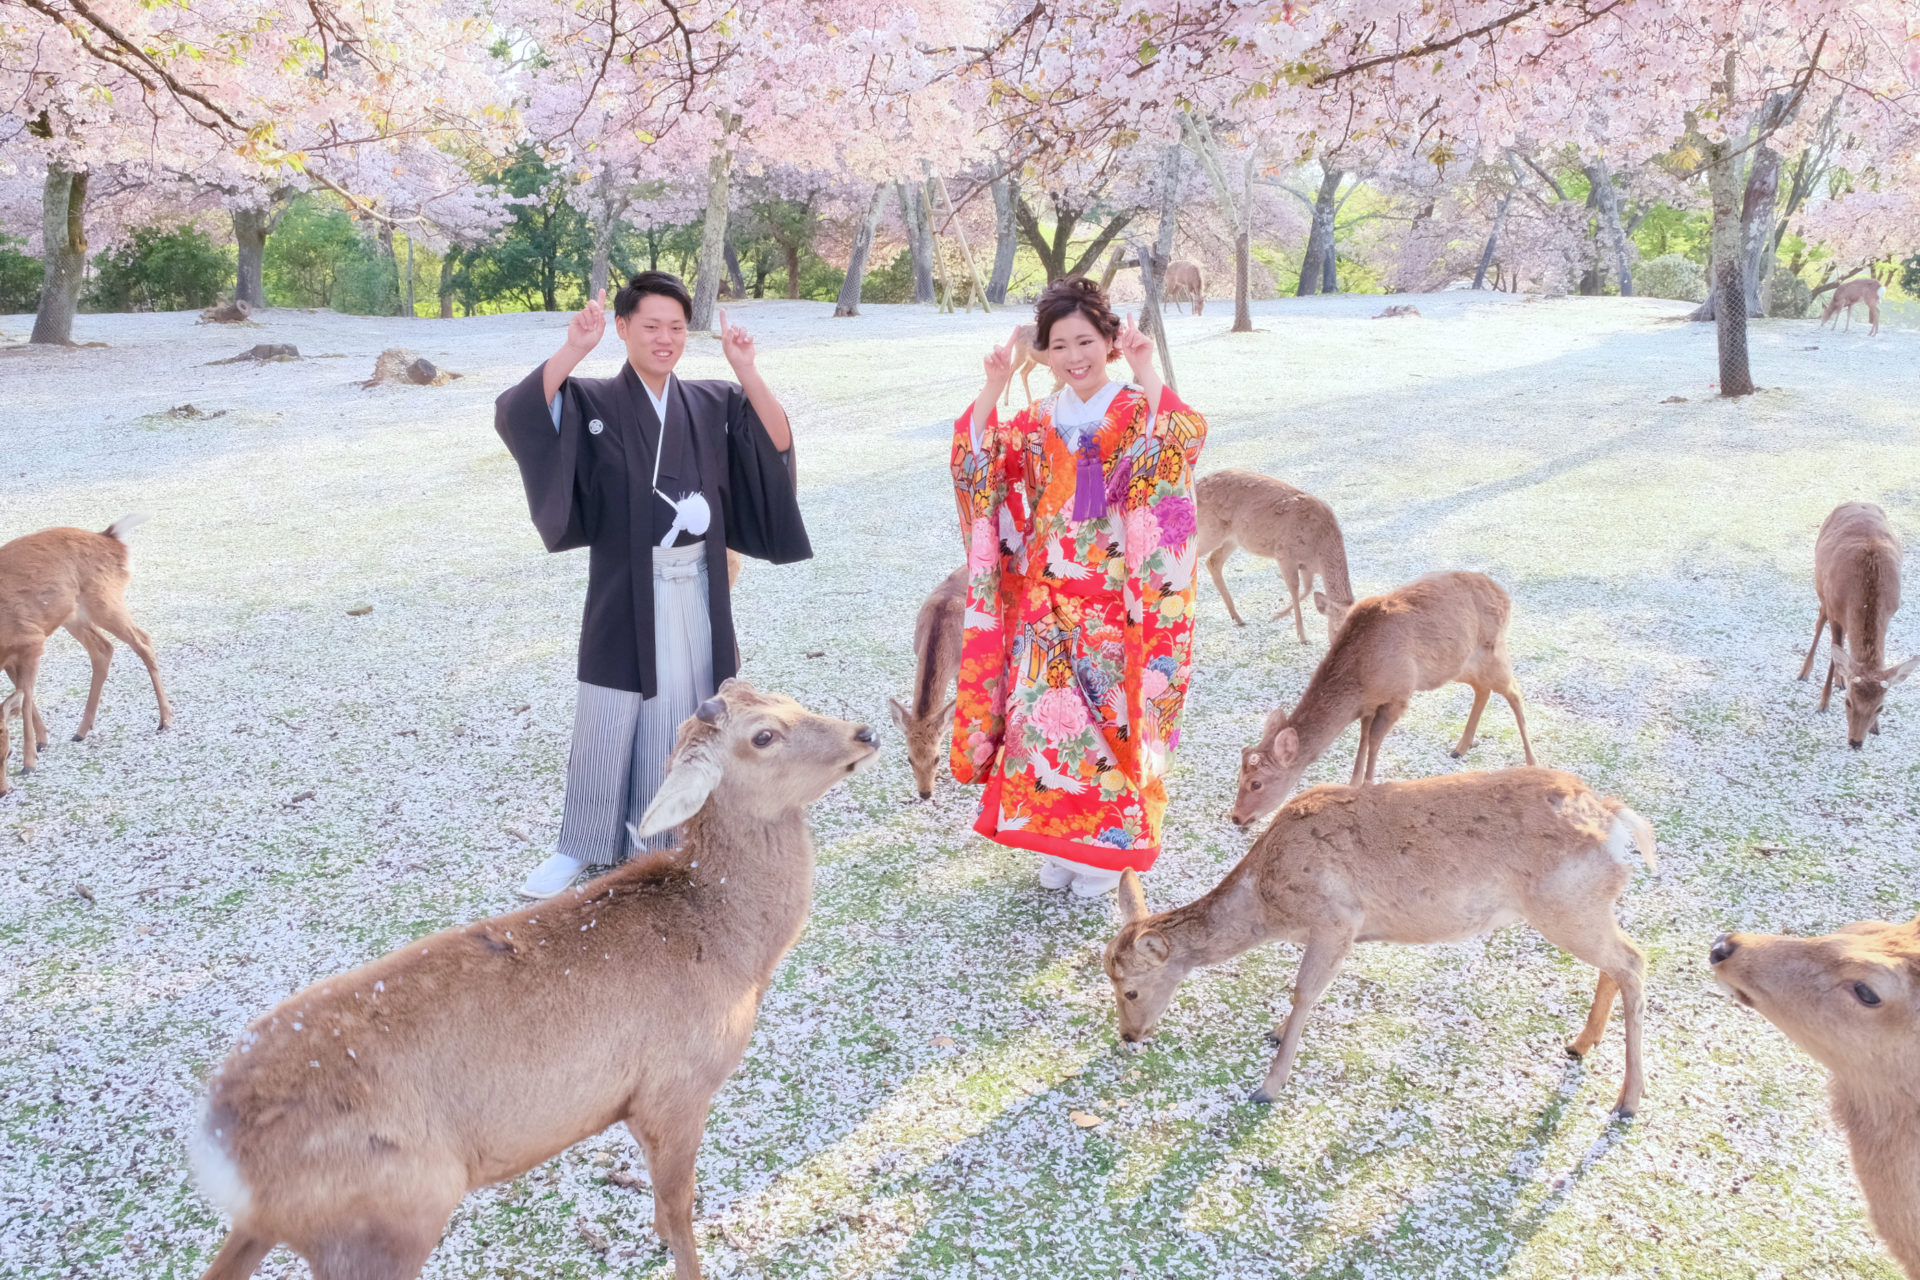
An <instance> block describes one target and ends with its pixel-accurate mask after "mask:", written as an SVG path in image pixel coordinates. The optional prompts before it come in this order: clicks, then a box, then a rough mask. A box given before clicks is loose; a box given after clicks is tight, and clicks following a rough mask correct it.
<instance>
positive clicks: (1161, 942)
mask: <svg viewBox="0 0 1920 1280" xmlns="http://www.w3.org/2000/svg"><path fill="white" fill-rule="evenodd" d="M1133 953H1134V954H1135V955H1137V956H1140V957H1142V958H1143V959H1145V960H1146V961H1147V964H1146V966H1145V967H1146V968H1151V969H1158V968H1159V967H1160V966H1161V965H1163V964H1165V963H1166V962H1167V957H1168V956H1170V955H1172V954H1173V947H1172V945H1171V944H1170V943H1168V941H1167V939H1166V935H1165V934H1162V933H1159V932H1156V931H1155V930H1152V929H1143V930H1141V931H1140V936H1139V937H1137V938H1135V939H1134V940H1133Z"/></svg>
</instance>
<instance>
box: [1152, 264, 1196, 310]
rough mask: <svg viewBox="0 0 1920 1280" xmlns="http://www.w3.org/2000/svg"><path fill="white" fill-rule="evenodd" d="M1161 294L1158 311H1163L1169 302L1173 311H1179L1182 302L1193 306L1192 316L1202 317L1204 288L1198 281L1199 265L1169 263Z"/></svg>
mask: <svg viewBox="0 0 1920 1280" xmlns="http://www.w3.org/2000/svg"><path fill="white" fill-rule="evenodd" d="M1162 288H1163V292H1162V293H1161V295H1160V309H1161V310H1162V311H1165V310H1166V309H1167V304H1168V303H1169V302H1171V303H1172V304H1173V309H1174V310H1175V311H1178V310H1180V304H1181V303H1182V302H1191V303H1192V304H1193V314H1195V315H1204V314H1205V313H1206V309H1207V291H1206V286H1205V285H1204V284H1203V283H1202V282H1201V279H1200V264H1199V263H1197V262H1186V261H1180V262H1169V263H1168V264H1167V273H1166V276H1165V284H1164V285H1163V286H1162Z"/></svg>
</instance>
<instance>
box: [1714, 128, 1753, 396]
mask: <svg viewBox="0 0 1920 1280" xmlns="http://www.w3.org/2000/svg"><path fill="white" fill-rule="evenodd" d="M1734 145H1735V144H1733V143H1728V142H1722V143H1717V144H1715V147H1714V150H1715V151H1716V152H1717V154H1716V155H1714V158H1713V163H1712V164H1711V165H1709V166H1708V168H1707V188H1708V190H1709V191H1711V192H1712V194H1713V275H1712V277H1711V279H1710V287H1711V290H1712V294H1713V304H1714V325H1715V327H1716V330H1717V332H1718V336H1719V340H1720V342H1719V346H1720V394H1721V395H1723V396H1744V395H1751V394H1752V393H1753V376H1752V374H1751V373H1750V372H1749V370H1748V368H1747V291H1746V282H1745V280H1743V279H1742V276H1743V275H1744V274H1745V273H1744V272H1742V271H1741V269H1740V264H1741V253H1740V240H1741V235H1740V177H1739V174H1738V173H1737V172H1736V171H1735V168H1734V158H1733V156H1732V155H1731V154H1729V153H1730V152H1731V151H1732V150H1733V149H1734Z"/></svg>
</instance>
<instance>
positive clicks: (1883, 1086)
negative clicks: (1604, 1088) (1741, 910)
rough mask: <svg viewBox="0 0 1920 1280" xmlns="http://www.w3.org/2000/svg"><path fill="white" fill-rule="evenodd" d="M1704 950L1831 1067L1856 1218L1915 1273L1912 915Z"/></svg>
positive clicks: (1748, 936) (1728, 983)
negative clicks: (1862, 1203)
mask: <svg viewBox="0 0 1920 1280" xmlns="http://www.w3.org/2000/svg"><path fill="white" fill-rule="evenodd" d="M1708 959H1709V961H1710V962H1711V963H1712V965H1713V976H1714V977H1715V978H1716V979H1718V980H1719V982H1720V984H1721V985H1722V986H1724V987H1725V988H1726V989H1727V990H1728V991H1730V992H1732V993H1733V996H1734V998H1735V999H1737V1000H1738V1001H1739V1002H1740V1003H1741V1004H1744V1005H1746V1006H1747V1007H1748V1008H1750V1009H1754V1010H1757V1011H1758V1012H1759V1014H1760V1016H1761V1017H1763V1018H1765V1019H1766V1020H1767V1021H1768V1022H1771V1023H1772V1024H1773V1025H1774V1026H1776V1027H1778V1028H1780V1030H1782V1031H1784V1032H1786V1034H1787V1038H1788V1039H1789V1040H1792V1041H1793V1042H1794V1043H1795V1044H1797V1045H1799V1046H1800V1047H1801V1048H1802V1049H1804V1050H1806V1051H1807V1052H1808V1053H1810V1054H1812V1055H1813V1056H1814V1057H1815V1058H1817V1059H1819V1061H1820V1062H1822V1063H1823V1064H1825V1066H1826V1068H1827V1070H1828V1071H1830V1072H1832V1073H1833V1076H1832V1079H1831V1081H1830V1082H1829V1088H1830V1090H1831V1092H1832V1095H1833V1118H1834V1119H1835V1120H1836V1121H1838V1122H1839V1125H1840V1128H1841V1129H1842V1130H1843V1131H1844V1132H1845V1133H1846V1135H1847V1145H1848V1147H1849V1148H1850V1149H1851V1150H1852V1153H1853V1173H1854V1176H1855V1177H1857V1178H1858V1179H1859V1180H1860V1190H1861V1191H1862V1192H1863V1193H1865V1195H1866V1198H1867V1217H1868V1218H1869V1219H1870V1220H1871V1221H1872V1222H1873V1229H1874V1230H1875V1231H1877V1232H1878V1233H1879V1234H1880V1238H1881V1239H1882V1240H1884V1241H1886V1244H1887V1248H1888V1249H1889V1250H1891V1251H1892V1253H1893V1256H1894V1257H1895V1258H1896V1259H1897V1260H1898V1261H1899V1263H1900V1265H1901V1266H1902V1267H1903V1268H1905V1269H1906V1273H1907V1275H1908V1276H1910V1277H1912V1280H1920V1067H1916V1066H1915V1059H1914V1053H1913V1047H1914V1045H1915V1044H1920V919H1915V920H1912V921H1909V922H1907V923H1906V924H1888V923H1886V922H1884V921H1879V920H1871V921H1863V922H1861V923H1859V924H1850V925H1848V926H1847V927H1846V928H1844V929H1842V930H1840V932H1838V933H1830V934H1827V935H1826V936H1825V937H1822V938H1782V937H1775V936H1772V935H1767V934H1756V933H1728V934H1722V935H1721V936H1720V938H1719V939H1718V940H1716V941H1715V942H1714V944H1713V947H1712V949H1711V950H1710V951H1709V952H1708Z"/></svg>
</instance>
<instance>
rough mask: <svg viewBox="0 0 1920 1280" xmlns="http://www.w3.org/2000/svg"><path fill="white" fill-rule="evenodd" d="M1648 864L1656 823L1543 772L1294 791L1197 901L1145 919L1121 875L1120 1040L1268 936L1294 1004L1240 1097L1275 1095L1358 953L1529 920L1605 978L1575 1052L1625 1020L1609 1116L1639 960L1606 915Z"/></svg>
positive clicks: (1128, 877) (1629, 1104)
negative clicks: (1290, 956)
mask: <svg viewBox="0 0 1920 1280" xmlns="http://www.w3.org/2000/svg"><path fill="white" fill-rule="evenodd" d="M1636 850H1637V851H1638V855H1639V858H1640V859H1643V860H1644V861H1645V862H1646V865H1647V868H1648V870H1652V869H1653V868H1654V865H1655V863H1654V840H1653V828H1652V827H1651V826H1650V825H1648V823H1647V821H1646V819H1644V818H1642V817H1641V816H1640V815H1639V814H1637V813H1635V812H1634V811H1633V810H1631V809H1629V808H1627V807H1626V806H1625V805H1623V804H1621V803H1620V802H1619V801H1618V800H1614V799H1610V798H1608V797H1606V796H1602V795H1599V794H1597V793H1596V792H1594V791H1593V790H1592V788H1590V787H1588V786H1587V785H1586V784H1585V783H1583V782H1581V781H1580V780H1579V779H1578V778H1575V777H1574V776H1572V775H1571V774H1566V773H1561V772H1559V771H1557V770H1554V769H1501V770H1497V771H1493V772H1488V773H1456V774H1449V775H1446V776H1443V777H1437V778H1422V779H1420V780H1418V781H1416V782H1383V783H1381V784H1379V785H1378V786H1372V787H1340V786H1321V787H1314V788H1313V789H1312V790H1310V791H1307V792H1305V793H1304V794H1302V795H1300V796H1297V797H1295V798H1294V799H1293V800H1292V801H1290V802H1289V803H1288V804H1287V805H1286V806H1285V807H1284V808H1283V809H1281V810H1280V813H1279V815H1278V816H1277V817H1275V818H1274V820H1273V822H1272V824H1271V825H1270V826H1268V827H1267V829H1266V830H1265V831H1264V832H1262V833H1261V835H1260V838H1259V839H1258V840H1256V841H1254V845H1253V848H1252V849H1250V850H1249V851H1248V852H1247V856H1246V857H1244V858H1242V859H1241V860H1240V863H1239V865H1238V866H1236V867H1234V869H1233V870H1231V871H1229V872H1228V873H1227V875H1226V878H1225V879H1224V880H1222V881H1221V882H1220V883H1219V884H1218V885H1217V886H1215V887H1214V888H1213V889H1212V890H1211V891H1210V892H1208V893H1207V894H1206V895H1205V896H1203V897H1201V898H1199V899H1198V900H1196V901H1194V902H1192V903H1189V904H1188V905H1187V906H1184V907H1176V908H1175V909H1174V910H1172V911H1163V912H1160V913H1159V914H1157V915H1156V914H1150V913H1149V912H1148V910H1147V905H1146V899H1145V897H1144V895H1143V894H1142V891H1141V888H1140V878H1139V876H1137V875H1136V874H1134V873H1133V872H1132V871H1128V872H1126V873H1124V874H1123V875H1122V876H1121V880H1120V895H1119V896H1120V911H1121V917H1122V920H1123V921H1124V923H1123V924H1122V926H1121V929H1120V932H1119V935H1118V936H1116V937H1115V938H1114V940H1113V941H1112V943H1110V944H1109V945H1108V947H1107V952H1106V960H1105V964H1106V972H1107V977H1108V979H1109V980H1110V981H1111V982H1112V983H1113V994H1114V1002H1115V1005H1116V1007H1117V1008H1118V1010H1119V1025H1120V1038H1121V1039H1122V1040H1124V1041H1127V1042H1129V1043H1134V1042H1137V1041H1139V1040H1141V1039H1143V1038H1144V1037H1146V1036H1147V1035H1149V1034H1150V1033H1151V1032H1152V1031H1153V1028H1154V1026H1155V1024H1157V1023H1158V1022H1159V1020H1160V1016H1161V1015H1162V1014H1163V1013H1164V1012H1165V1011H1166V1008H1167V1004H1168V1002H1169V1001H1170V1000H1172V998H1173V994H1174V992H1175V991H1177V990H1178V989H1179V987H1180V984H1181V983H1182V982H1183V981H1185V979H1186V976H1187V974H1189V973H1190V972H1192V971H1193V970H1194V969H1196V968H1198V967H1199V966H1201V965H1208V964H1219V963H1221V962H1222V961H1224V960H1228V959H1231V958H1232V957H1234V956H1237V955H1239V954H1240V953H1241V952H1243V951H1247V950H1250V949H1251V948H1253V947H1256V946H1259V945H1260V944H1262V943H1265V942H1290V943H1293V944H1295V945H1297V946H1299V947H1301V948H1302V951H1301V956H1300V968H1299V971H1298V973H1297V974H1296V976H1295V980H1294V989H1293V1007H1292V1009H1291V1010H1290V1011H1289V1012H1288V1014H1287V1018H1286V1021H1285V1022H1283V1023H1281V1024H1280V1025H1279V1026H1277V1027H1275V1028H1274V1029H1273V1031H1272V1033H1271V1034H1270V1035H1269V1036H1268V1042H1269V1043H1271V1044H1273V1045H1275V1046H1276V1047H1277V1049H1278V1052H1276V1053H1275V1054H1274V1057H1273V1062H1272V1064H1271V1065H1270V1066H1269V1067H1268V1069H1267V1074H1266V1078H1265V1079H1264V1080H1263V1081H1262V1082H1261V1084H1260V1086H1259V1088H1257V1089H1255V1090H1254V1091H1253V1093H1252V1095H1251V1097H1252V1100H1253V1101H1255V1102H1271V1101H1273V1100H1274V1099H1275V1098H1276V1097H1278V1096H1279V1095H1280V1091H1281V1090H1282V1089H1283V1088H1285V1087H1286V1083H1287V1076H1288V1074H1289V1073H1290V1072H1291V1071H1292V1069H1293V1060H1294V1055H1295V1053H1296V1052H1297V1051H1298V1050H1299V1047H1300V1036H1301V1033H1302V1031H1303V1030H1304V1028H1305V1025H1306V1020H1307V1013H1308V1011H1309V1010H1311V1009H1312V1008H1313V1005H1314V1003H1315V1002H1316V1001H1318V1000H1319V999H1320V997H1321V995H1322V994H1324V993H1325V991H1326V989H1327V986H1328V985H1329V984H1330V983H1331V982H1332V981H1333V978H1334V975H1335V974H1337V973H1339V971H1340V966H1341V964H1342V963H1343V962H1344V961H1345V960H1346V958H1347V953H1348V952H1349V951H1351V950H1352V949H1353V945H1354V944H1355V943H1356V942H1398V943H1406V944H1413V945H1420V944H1425V943H1432V942H1451V941H1457V940H1459V939H1461V938H1469V937H1472V936H1474V935H1475V934H1480V933H1485V932H1487V931H1489V930H1492V929H1498V928H1501V927H1503V926H1505V925H1508V924H1511V923H1514V922H1516V921H1520V920H1525V921H1526V922H1527V923H1528V924H1530V925H1532V926H1533V927H1534V929H1535V930H1537V931H1538V932H1539V933H1540V935H1541V936H1542V937H1544V938H1545V939H1546V940H1547V941H1549V942H1551V943H1553V944H1554V945H1555V946H1557V947H1559V948H1561V949H1562V950H1564V951H1567V952H1569V953H1571V954H1572V955H1574V956H1576V957H1578V958H1579V959H1581V960H1584V961H1585V962H1586V963H1588V964H1590V965H1592V966H1593V967H1594V968H1596V969H1598V970H1599V971H1600V978H1599V982H1598V984H1597V986H1596V987H1595V988H1594V993H1593V1004H1592V1006H1591V1008H1590V1009H1589V1011H1588V1014H1587V1021H1586V1025H1585V1027H1583V1028H1582V1029H1581V1031H1580V1034H1579V1035H1578V1036H1577V1037H1576V1038H1575V1039H1574V1041H1573V1043H1572V1044H1570V1045H1569V1046H1568V1047H1567V1052H1568V1053H1569V1054H1571V1055H1572V1056H1574V1057H1576V1058H1578V1057H1581V1056H1582V1055H1584V1054H1585V1053H1586V1052H1587V1051H1588V1050H1590V1049H1592V1048H1593V1046H1594V1045H1595V1044H1597V1043H1598V1042H1599V1040H1600V1037H1601V1035H1602V1034H1603V1033H1604V1032H1605V1031H1606V1026H1607V1018H1608V1016H1609V1014H1610V1013H1611V1011H1612V1008H1613V998H1614V996H1615V995H1616V994H1618V995H1619V996H1620V997H1621V1005H1622V1007H1623V1009H1624V1010H1625V1014H1626V1038H1627V1061H1626V1076H1625V1080H1624V1081H1623V1083H1622V1084H1621V1088H1620V1096H1619V1099H1618V1101H1617V1102H1616V1103H1615V1104H1614V1111H1615V1113H1616V1114H1618V1115H1623V1116H1625V1115H1631V1114H1633V1112H1634V1110H1635V1109H1636V1108H1637V1107H1638V1106H1639V1105H1640V1095H1641V1090H1642V1075H1641V1063H1640V1041H1641V1019H1642V1016H1643V1012H1644V1001H1643V998H1642V981H1643V978H1644V975H1645V972H1646V963H1645V960H1644V958H1643V957H1642V956H1641V953H1640V949H1639V948H1638V947H1637V946H1635V945H1634V942H1633V939H1631V938H1629V937H1628V936H1627V935H1626V934H1625V933H1623V932H1621V929H1620V925H1619V923H1618V921H1617V920H1616V919H1615V918H1614V907H1615V903H1616V902H1617V901H1618V899H1619V897H1620V894H1621V891H1622V890H1624V889H1625V888H1626V887H1627V883H1628V881H1629V880H1631V879H1632V878H1633V866H1634V862H1635V860H1636V859H1635V851H1636Z"/></svg>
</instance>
